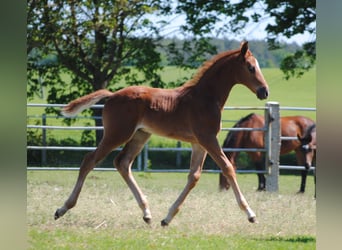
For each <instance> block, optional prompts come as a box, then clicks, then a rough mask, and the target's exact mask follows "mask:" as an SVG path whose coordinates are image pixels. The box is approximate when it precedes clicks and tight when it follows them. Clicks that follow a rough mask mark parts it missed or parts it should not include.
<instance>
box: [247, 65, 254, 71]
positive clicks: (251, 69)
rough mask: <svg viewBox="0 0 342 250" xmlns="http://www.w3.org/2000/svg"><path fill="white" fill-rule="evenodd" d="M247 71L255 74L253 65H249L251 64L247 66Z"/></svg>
mask: <svg viewBox="0 0 342 250" xmlns="http://www.w3.org/2000/svg"><path fill="white" fill-rule="evenodd" d="M247 67H248V70H249V72H251V73H255V67H254V66H253V65H251V64H248V66H247Z"/></svg>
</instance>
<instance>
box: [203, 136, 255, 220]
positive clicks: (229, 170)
mask: <svg viewBox="0 0 342 250" xmlns="http://www.w3.org/2000/svg"><path fill="white" fill-rule="evenodd" d="M201 143H202V145H203V147H205V149H206V150H207V151H208V153H209V155H210V156H211V158H212V159H213V160H214V161H215V162H216V164H217V165H218V166H219V167H220V168H221V170H222V174H223V175H224V176H225V177H226V178H227V180H228V182H229V184H230V186H231V187H232V189H233V191H234V195H235V198H236V201H237V203H238V205H239V207H240V209H241V210H243V211H244V212H245V213H246V214H247V217H248V221H249V222H252V223H253V222H256V215H255V213H254V212H253V210H252V209H251V208H250V207H249V205H248V203H247V200H246V199H245V197H244V195H243V194H242V192H241V190H240V187H239V185H238V182H237V179H236V174H235V170H234V167H233V165H232V164H231V163H230V161H229V160H228V158H227V156H226V155H225V154H224V152H223V151H222V148H221V147H220V145H219V143H218V141H217V139H216V138H214V137H213V138H206V140H202V141H201Z"/></svg>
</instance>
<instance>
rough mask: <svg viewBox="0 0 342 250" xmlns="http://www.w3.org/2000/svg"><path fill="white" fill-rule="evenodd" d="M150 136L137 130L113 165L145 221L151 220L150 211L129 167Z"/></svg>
mask: <svg viewBox="0 0 342 250" xmlns="http://www.w3.org/2000/svg"><path fill="white" fill-rule="evenodd" d="M150 136H151V134H149V133H146V132H143V131H141V130H138V131H137V132H136V133H135V134H134V136H133V137H132V138H131V140H130V141H129V142H128V143H127V144H126V145H125V147H124V148H123V150H122V151H121V152H120V153H119V155H118V156H117V157H116V158H115V160H114V165H115V167H116V168H117V170H118V171H119V173H120V174H121V176H122V177H123V179H124V180H125V182H126V183H127V185H128V187H129V188H130V189H131V191H132V193H133V195H134V197H135V199H136V201H137V202H138V205H139V207H140V208H141V210H142V211H143V214H144V215H143V219H144V221H145V222H146V223H150V222H151V219H152V216H151V212H150V209H149V206H148V202H147V199H146V197H145V195H144V194H143V192H142V191H141V189H140V188H139V186H138V184H137V183H136V181H135V179H134V177H133V175H132V171H131V167H132V163H133V161H134V159H135V158H136V156H137V155H138V154H139V152H140V151H141V149H142V148H143V146H144V144H145V142H146V141H147V140H148V138H150Z"/></svg>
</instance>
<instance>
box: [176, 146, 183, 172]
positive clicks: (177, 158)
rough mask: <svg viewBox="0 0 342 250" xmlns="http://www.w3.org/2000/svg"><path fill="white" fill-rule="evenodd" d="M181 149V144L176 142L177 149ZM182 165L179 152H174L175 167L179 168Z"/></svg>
mask: <svg viewBox="0 0 342 250" xmlns="http://www.w3.org/2000/svg"><path fill="white" fill-rule="evenodd" d="M181 147H182V143H181V142H180V141H177V149H180V148H181ZM181 164H182V153H181V151H179V150H177V152H176V167H177V168H180V167H181Z"/></svg>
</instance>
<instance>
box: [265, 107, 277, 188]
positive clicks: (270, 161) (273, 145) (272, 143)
mask: <svg viewBox="0 0 342 250" xmlns="http://www.w3.org/2000/svg"><path fill="white" fill-rule="evenodd" d="M266 107H267V109H266V112H265V126H266V128H267V130H266V132H265V145H266V148H267V149H268V150H267V152H266V155H265V160H266V166H267V169H268V176H267V178H266V190H267V191H270V192H278V190H279V183H278V177H279V153H280V133H281V132H280V131H281V128H280V112H279V103H278V102H267V103H266Z"/></svg>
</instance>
